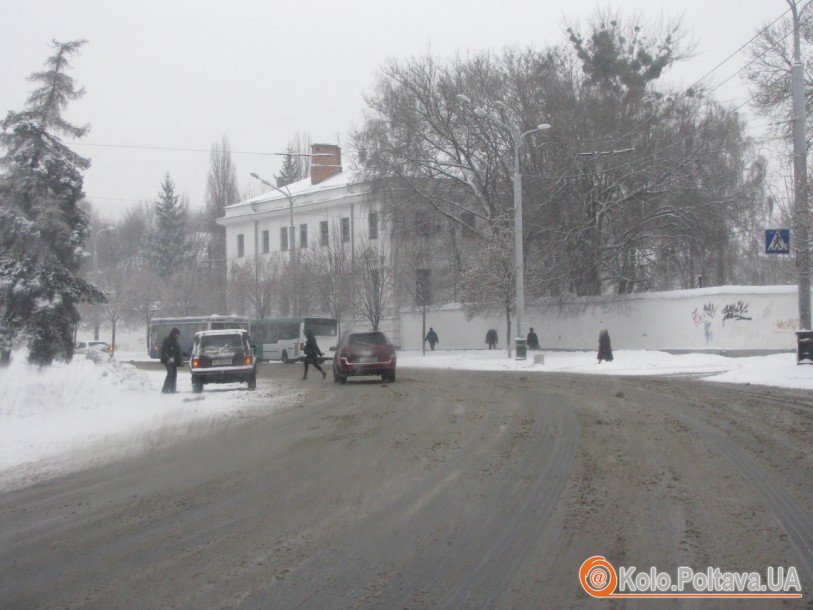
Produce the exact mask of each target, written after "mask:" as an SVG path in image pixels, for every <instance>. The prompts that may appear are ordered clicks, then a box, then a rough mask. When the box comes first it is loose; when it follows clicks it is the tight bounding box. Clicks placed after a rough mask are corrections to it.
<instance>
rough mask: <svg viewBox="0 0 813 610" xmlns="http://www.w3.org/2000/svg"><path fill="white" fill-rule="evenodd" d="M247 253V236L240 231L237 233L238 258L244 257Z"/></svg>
mask: <svg viewBox="0 0 813 610" xmlns="http://www.w3.org/2000/svg"><path fill="white" fill-rule="evenodd" d="M245 255H246V238H245V236H244V235H243V234H242V233H240V234H239V235H237V258H243V257H244V256H245Z"/></svg>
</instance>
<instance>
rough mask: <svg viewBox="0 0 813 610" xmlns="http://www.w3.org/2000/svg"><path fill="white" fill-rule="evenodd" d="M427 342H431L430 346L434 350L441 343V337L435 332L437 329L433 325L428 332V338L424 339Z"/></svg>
mask: <svg viewBox="0 0 813 610" xmlns="http://www.w3.org/2000/svg"><path fill="white" fill-rule="evenodd" d="M424 341H426V342H427V343H429V347H430V348H431V349H432V351H433V352H434V351H435V346H436V345H437V344H438V343H440V339H438V334H437V333H436V332H435V329H434V328H432V327H431V326H430V327H429V332H428V333H426V338H425V339H424Z"/></svg>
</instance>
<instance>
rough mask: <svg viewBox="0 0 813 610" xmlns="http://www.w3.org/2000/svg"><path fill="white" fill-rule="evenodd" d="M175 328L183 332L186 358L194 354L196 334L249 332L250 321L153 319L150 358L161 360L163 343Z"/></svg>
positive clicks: (236, 319) (192, 317)
mask: <svg viewBox="0 0 813 610" xmlns="http://www.w3.org/2000/svg"><path fill="white" fill-rule="evenodd" d="M173 328H177V329H178V330H180V331H181V336H180V338H179V342H180V344H181V352H182V353H183V356H184V358H186V357H188V356H189V354H190V353H191V352H192V343H193V342H194V340H195V333H196V332H198V331H201V330H224V329H228V328H239V329H242V330H249V319H248V318H246V317H242V316H218V315H213V316H190V317H186V318H153V319H152V320H150V344H149V346H148V351H149V354H150V358H160V356H161V343H163V341H164V338H165V337H166V336H167V335H168V334H169V331H171V330H172V329H173Z"/></svg>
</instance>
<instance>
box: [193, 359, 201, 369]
mask: <svg viewBox="0 0 813 610" xmlns="http://www.w3.org/2000/svg"><path fill="white" fill-rule="evenodd" d="M199 367H200V360H199V359H198V358H192V368H193V369H196V368H199Z"/></svg>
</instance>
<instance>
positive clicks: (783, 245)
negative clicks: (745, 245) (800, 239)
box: [765, 229, 790, 254]
mask: <svg viewBox="0 0 813 610" xmlns="http://www.w3.org/2000/svg"><path fill="white" fill-rule="evenodd" d="M765 254H790V229H765Z"/></svg>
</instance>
